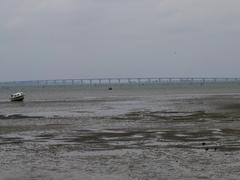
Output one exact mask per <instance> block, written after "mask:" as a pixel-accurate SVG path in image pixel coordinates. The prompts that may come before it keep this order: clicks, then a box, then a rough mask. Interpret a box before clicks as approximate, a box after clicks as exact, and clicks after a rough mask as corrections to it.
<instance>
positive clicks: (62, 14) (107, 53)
mask: <svg viewBox="0 0 240 180" xmlns="http://www.w3.org/2000/svg"><path fill="white" fill-rule="evenodd" d="M239 7H240V1H239V0H1V1H0V81H6V80H34V79H59V78H96V77H153V76H154V77H169V76H174V77H176V76H177V77H183V76H184V77H185V76H194V77H196V76H201V77H205V76H210V77H213V76H214V77H240V21H239V19H240V10H239Z"/></svg>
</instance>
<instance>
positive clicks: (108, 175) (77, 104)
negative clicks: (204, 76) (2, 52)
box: [0, 86, 240, 179]
mask: <svg viewBox="0 0 240 180" xmlns="http://www.w3.org/2000/svg"><path fill="white" fill-rule="evenodd" d="M16 90H17V89H13V88H11V89H9V88H1V91H0V92H1V93H0V151H1V153H0V165H1V169H0V174H1V178H2V179H238V177H239V174H240V173H239V170H238V167H239V165H240V163H239V159H240V156H239V155H240V153H239V152H240V141H239V139H240V123H239V119H240V111H239V107H240V101H239V100H240V94H239V93H238V92H240V91H239V90H240V86H239V87H238V86H234V87H229V86H227V87H222V86H221V87H215V86H214V87H200V86H199V87H197V86H196V87H195V86H188V87H172V86H166V87H151V88H150V87H147V88H143V87H142V88H136V87H135V88H126V87H121V88H120V87H114V88H113V90H112V91H108V90H107V88H81V87H70V86H69V87H38V88H33V87H24V88H22V89H21V90H22V91H24V92H25V94H26V99H25V101H24V102H17V103H13V102H9V101H8V95H9V93H10V92H12V91H16Z"/></svg>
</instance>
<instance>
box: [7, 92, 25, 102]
mask: <svg viewBox="0 0 240 180" xmlns="http://www.w3.org/2000/svg"><path fill="white" fill-rule="evenodd" d="M23 99H24V94H23V92H17V93H14V94H11V96H10V100H11V101H23Z"/></svg>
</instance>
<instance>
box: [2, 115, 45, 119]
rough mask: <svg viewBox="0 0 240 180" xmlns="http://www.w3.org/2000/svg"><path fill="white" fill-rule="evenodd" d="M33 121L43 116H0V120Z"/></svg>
mask: <svg viewBox="0 0 240 180" xmlns="http://www.w3.org/2000/svg"><path fill="white" fill-rule="evenodd" d="M30 118H31V119H33V118H34V119H35V118H43V116H26V115H22V114H12V115H0V119H2V120H5V119H30Z"/></svg>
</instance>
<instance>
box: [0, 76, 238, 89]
mask: <svg viewBox="0 0 240 180" xmlns="http://www.w3.org/2000/svg"><path fill="white" fill-rule="evenodd" d="M211 83H239V84H240V78H214V77H213V78H206V77H204V78H202V77H180V78H178V77H160V78H154V77H150V78H85V79H54V80H28V81H5V82H0V86H1V87H3V86H50V85H51V86H53V85H56V86H57V85H79V86H111V85H139V86H140V85H162V84H200V85H205V84H211Z"/></svg>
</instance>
